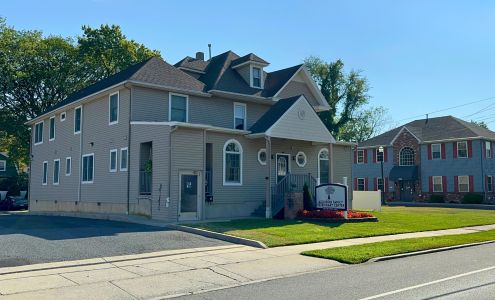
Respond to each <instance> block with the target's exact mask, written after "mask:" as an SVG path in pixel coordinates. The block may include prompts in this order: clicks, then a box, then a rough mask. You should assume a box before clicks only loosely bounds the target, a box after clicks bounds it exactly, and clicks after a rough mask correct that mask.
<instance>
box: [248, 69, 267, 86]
mask: <svg viewBox="0 0 495 300" xmlns="http://www.w3.org/2000/svg"><path fill="white" fill-rule="evenodd" d="M253 68H257V69H260V86H254V85H253V82H254V80H253V79H254V72H253ZM249 86H251V87H252V88H255V89H263V88H264V82H263V68H262V67H260V66H256V65H252V64H250V65H249Z"/></svg>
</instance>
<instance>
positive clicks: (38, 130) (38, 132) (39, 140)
mask: <svg viewBox="0 0 495 300" xmlns="http://www.w3.org/2000/svg"><path fill="white" fill-rule="evenodd" d="M43 124H44V122H40V123H38V124H36V125H34V144H35V145H39V144H43Z"/></svg>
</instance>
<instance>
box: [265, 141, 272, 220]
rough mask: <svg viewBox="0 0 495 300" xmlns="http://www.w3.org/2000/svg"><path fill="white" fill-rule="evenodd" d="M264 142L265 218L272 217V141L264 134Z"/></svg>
mask: <svg viewBox="0 0 495 300" xmlns="http://www.w3.org/2000/svg"><path fill="white" fill-rule="evenodd" d="M265 142H266V147H265V148H266V177H265V180H266V191H265V201H266V205H265V206H266V214H265V215H266V218H267V219H271V218H272V141H271V139H270V137H269V136H265Z"/></svg>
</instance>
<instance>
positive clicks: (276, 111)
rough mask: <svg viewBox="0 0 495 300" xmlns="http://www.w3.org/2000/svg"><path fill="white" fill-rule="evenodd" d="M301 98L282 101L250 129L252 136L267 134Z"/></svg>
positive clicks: (296, 97)
mask: <svg viewBox="0 0 495 300" xmlns="http://www.w3.org/2000/svg"><path fill="white" fill-rule="evenodd" d="M300 97H301V95H299V96H295V97H290V98H285V99H280V100H279V101H278V102H277V103H275V105H273V106H272V107H271V108H270V109H269V110H268V111H267V112H266V113H265V114H264V115H263V116H261V118H259V119H258V121H257V122H256V123H254V124H253V126H251V128H249V131H251V133H252V134H255V133H263V132H266V131H267V130H268V129H270V127H272V125H273V124H275V122H277V120H278V119H280V117H282V116H283V115H284V113H285V112H286V111H287V110H289V108H291V107H292V105H294V103H296V101H297V100H298V99H299V98H300Z"/></svg>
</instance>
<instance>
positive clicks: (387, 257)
mask: <svg viewBox="0 0 495 300" xmlns="http://www.w3.org/2000/svg"><path fill="white" fill-rule="evenodd" d="M492 243H495V241H486V242H479V243H470V244H463V245H456V246H449V247H442V248H435V249H428V250H422V251H416V252H409V253H401V254H396V255H390V256H381V257H375V258H372V259H370V260H368V261H367V263H373V262H379V261H386V260H392V259H397V258H404V257H409V256H417V255H423V254H429V253H436V252H443V251H449V250H455V249H461V248H468V247H474V246H480V245H486V244H492Z"/></svg>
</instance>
